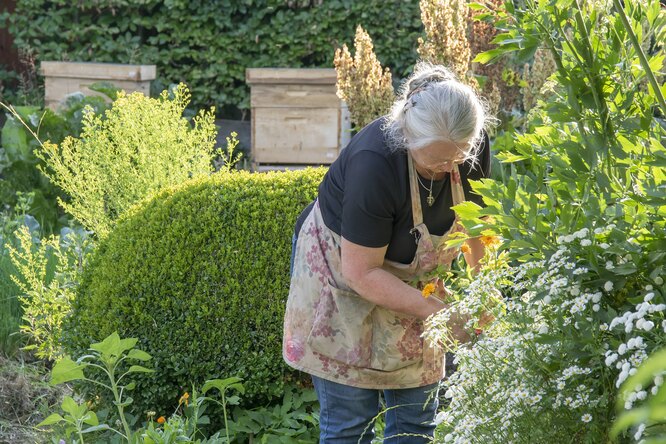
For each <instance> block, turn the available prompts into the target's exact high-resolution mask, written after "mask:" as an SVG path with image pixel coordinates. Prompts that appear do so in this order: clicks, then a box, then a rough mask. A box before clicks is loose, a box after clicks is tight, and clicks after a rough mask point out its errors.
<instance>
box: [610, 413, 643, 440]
mask: <svg viewBox="0 0 666 444" xmlns="http://www.w3.org/2000/svg"><path fill="white" fill-rule="evenodd" d="M648 416H649V410H648V409H647V408H646V407H642V408H638V409H634V410H630V411H628V412H624V413H623V414H622V415H620V416H619V417H618V419H617V421H615V424H613V427H612V428H611V436H613V437H617V436H618V435H619V434H620V432H621V431H623V430H626V429H628V428H629V427H631V426H632V425H634V424H640V423H642V422H645V421H646V419H647V418H648Z"/></svg>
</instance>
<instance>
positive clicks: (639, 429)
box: [634, 424, 645, 441]
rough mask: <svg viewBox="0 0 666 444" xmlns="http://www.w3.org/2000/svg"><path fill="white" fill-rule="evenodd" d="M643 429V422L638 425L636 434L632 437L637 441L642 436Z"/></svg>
mask: <svg viewBox="0 0 666 444" xmlns="http://www.w3.org/2000/svg"><path fill="white" fill-rule="evenodd" d="M644 431H645V424H641V425H639V426H638V430H637V431H636V434H635V435H634V439H635V440H636V441H638V440H639V439H641V436H643V432H644Z"/></svg>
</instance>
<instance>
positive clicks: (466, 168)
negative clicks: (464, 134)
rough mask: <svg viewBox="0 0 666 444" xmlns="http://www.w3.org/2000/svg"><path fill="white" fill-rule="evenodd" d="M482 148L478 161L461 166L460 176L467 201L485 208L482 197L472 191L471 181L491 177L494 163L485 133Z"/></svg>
mask: <svg viewBox="0 0 666 444" xmlns="http://www.w3.org/2000/svg"><path fill="white" fill-rule="evenodd" d="M481 143H482V146H481V149H480V150H479V155H478V160H477V161H476V162H474V163H472V162H469V163H468V162H465V163H464V164H463V165H462V166H461V171H460V173H461V174H460V175H461V178H462V183H463V189H464V191H465V199H466V200H469V201H472V202H474V203H476V204H477V205H480V206H482V207H484V206H485V204H484V203H483V199H482V198H481V196H479V195H478V194H476V193H475V192H473V191H472V187H471V186H470V184H469V180H470V179H471V180H480V179H484V178H488V177H490V165H491V163H492V153H491V152H490V139H489V138H488V134H487V133H485V132H484V133H483V141H482V142H481Z"/></svg>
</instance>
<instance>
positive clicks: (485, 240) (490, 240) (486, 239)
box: [479, 236, 502, 248]
mask: <svg viewBox="0 0 666 444" xmlns="http://www.w3.org/2000/svg"><path fill="white" fill-rule="evenodd" d="M479 240H480V241H481V243H482V244H483V245H484V246H486V247H491V248H492V247H497V246H499V244H501V243H502V242H501V241H500V238H499V237H497V236H481V237H480V238H479Z"/></svg>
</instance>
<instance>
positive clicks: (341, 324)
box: [283, 63, 490, 443]
mask: <svg viewBox="0 0 666 444" xmlns="http://www.w3.org/2000/svg"><path fill="white" fill-rule="evenodd" d="M486 122H487V115H486V112H485V108H484V106H483V104H482V102H481V100H480V99H479V97H478V96H477V95H476V94H475V92H474V91H473V90H472V89H471V88H469V87H468V86H466V85H464V84H462V83H460V82H459V81H458V80H456V79H455V77H454V76H453V75H452V74H451V72H449V71H448V70H447V69H445V68H443V67H441V66H436V65H430V64H425V63H421V64H419V65H417V67H416V69H415V72H414V74H413V75H412V76H411V77H410V78H409V79H408V80H407V81H406V83H405V86H404V87H403V92H402V95H401V98H400V99H399V100H397V101H396V103H395V104H394V106H393V109H392V111H391V113H390V115H389V116H386V117H384V118H382V119H378V120H376V121H374V122H372V123H370V124H369V125H368V126H366V127H365V128H363V129H362V130H361V131H359V133H358V134H356V135H355V136H354V137H353V138H352V141H351V142H350V144H349V145H348V146H347V147H346V148H345V149H344V150H343V151H342V153H341V154H340V157H339V158H338V159H337V160H336V161H335V162H334V163H333V164H332V165H331V167H330V169H329V171H328V173H327V174H326V176H325V177H324V180H323V182H322V183H321V185H320V187H319V195H318V197H317V200H316V201H315V202H313V203H312V204H310V205H309V206H308V208H306V210H305V211H304V212H303V214H302V215H301V217H300V218H299V221H298V223H297V227H296V235H297V241H296V242H295V247H294V253H293V254H294V256H293V268H292V280H291V288H290V292H289V299H288V301H287V308H286V314H285V321H284V341H283V356H284V359H285V361H286V362H287V364H289V365H290V366H292V367H294V368H296V369H298V370H302V371H304V372H307V373H309V374H311V375H312V380H313V382H314V387H315V390H316V392H317V396H318V398H319V402H320V404H321V414H320V428H321V435H320V442H321V443H357V442H364V443H365V442H370V441H371V439H372V437H373V432H372V424H371V423H372V421H373V418H374V417H375V416H376V415H377V414H378V413H379V411H380V395H382V394H383V396H384V400H385V403H386V407H387V412H386V428H385V431H384V434H385V439H386V440H385V442H396V443H397V442H400V443H412V442H414V443H416V442H427V441H428V437H432V435H433V431H434V415H435V413H436V409H437V396H432V395H433V392H434V391H436V390H437V387H438V382H439V381H440V380H441V379H442V377H443V376H444V359H443V357H444V353H443V351H442V350H440V349H439V348H438V347H435V346H432V345H431V344H428V343H426V342H424V340H423V339H422V338H421V333H422V332H423V320H424V319H426V318H427V317H428V316H430V315H431V314H433V313H435V312H437V311H439V310H442V309H443V308H445V306H446V305H445V304H444V303H443V302H442V301H441V300H440V299H439V298H437V297H430V298H425V297H423V295H422V293H421V291H420V290H419V289H418V288H417V286H414V282H418V280H419V277H421V276H423V275H424V274H425V273H427V272H428V271H432V270H433V269H434V268H435V267H437V266H438V265H444V266H449V265H450V263H451V261H452V260H453V259H454V258H456V257H457V256H458V254H459V250H458V249H455V248H446V246H445V240H446V238H447V236H449V235H451V234H452V233H453V232H456V231H460V230H461V227H460V226H459V225H458V223H457V220H456V215H455V213H454V211H453V210H452V207H453V206H454V205H456V204H459V203H460V202H462V201H463V200H465V199H469V200H474V201H476V202H480V199H479V197H478V196H475V195H474V194H473V193H471V190H470V186H469V181H468V180H469V179H478V178H481V177H487V176H488V174H489V169H490V147H489V144H488V139H487V137H486V136H485V133H484V131H483V130H484V126H485V125H486ZM468 245H469V247H470V250H469V251H468V252H466V253H465V259H466V261H467V262H468V263H469V264H470V265H472V266H475V265H476V264H477V263H478V261H479V259H480V258H481V257H483V246H482V244H481V243H480V242H479V241H477V240H475V239H471V240H470V241H468ZM441 291H443V289H441ZM463 322H464V320H462V319H453V320H452V321H451V325H450V327H451V328H452V330H453V331H458V332H461V324H462V323H463ZM460 334H461V335H462V333H460ZM391 437H394V438H393V439H391ZM398 440H399V441H398Z"/></svg>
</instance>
